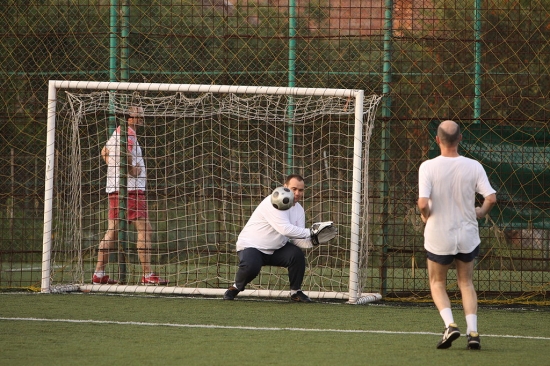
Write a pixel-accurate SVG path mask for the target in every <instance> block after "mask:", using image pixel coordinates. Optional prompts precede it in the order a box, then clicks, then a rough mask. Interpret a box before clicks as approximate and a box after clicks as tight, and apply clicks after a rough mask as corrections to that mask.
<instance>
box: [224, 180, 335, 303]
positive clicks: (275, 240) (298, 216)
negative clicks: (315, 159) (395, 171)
mask: <svg viewBox="0 0 550 366" xmlns="http://www.w3.org/2000/svg"><path fill="white" fill-rule="evenodd" d="M284 186H285V187H286V188H288V189H289V190H290V191H291V192H292V193H293V194H294V205H293V206H292V207H291V208H290V209H288V210H284V211H283V210H278V209H276V208H274V207H273V205H272V204H271V197H270V196H268V197H266V198H265V199H264V200H263V201H262V202H261V203H260V204H259V205H258V207H257V208H256V209H255V210H254V212H253V213H252V216H251V217H250V219H249V220H248V222H247V223H246V225H245V227H244V228H243V230H242V231H241V233H240V234H239V237H238V239H237V255H238V257H239V269H238V270H237V274H236V275H235V283H234V284H233V285H232V286H230V287H229V289H228V290H227V291H226V292H225V294H224V297H223V298H224V299H225V300H233V299H234V298H235V296H237V294H238V293H239V292H240V291H243V290H244V289H245V287H246V285H247V284H248V283H250V282H252V280H254V278H256V276H257V275H258V274H259V273H260V270H261V269H262V266H278V267H285V268H288V277H289V281H290V299H291V300H293V301H296V302H306V303H307V302H311V299H310V298H309V297H308V296H307V295H306V294H304V293H303V292H302V290H301V286H302V281H303V279H304V273H305V270H306V258H305V255H304V253H303V251H302V248H304V249H307V248H311V247H313V245H317V244H319V243H325V242H328V241H329V240H330V239H331V238H333V237H334V236H335V235H336V233H337V230H336V228H335V227H334V226H333V225H332V223H317V224H314V226H313V227H312V229H306V227H305V221H306V219H305V212H304V208H303V207H302V205H300V203H299V202H300V200H301V199H302V198H303V196H304V186H305V184H304V178H302V177H301V176H300V175H298V174H291V175H289V176H288V177H287V178H286V180H285V184H284ZM323 228H324V230H321V229H323ZM320 231H323V235H320Z"/></svg>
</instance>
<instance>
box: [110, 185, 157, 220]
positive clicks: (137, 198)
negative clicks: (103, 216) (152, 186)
mask: <svg viewBox="0 0 550 366" xmlns="http://www.w3.org/2000/svg"><path fill="white" fill-rule="evenodd" d="M126 202H127V203H128V204H127V205H126V219H127V220H128V221H135V220H136V219H140V218H141V219H146V218H148V214H147V198H146V197H145V192H143V191H128V199H127V200H126ZM119 211H120V210H119V208H118V192H113V193H109V220H117V219H118V218H119Z"/></svg>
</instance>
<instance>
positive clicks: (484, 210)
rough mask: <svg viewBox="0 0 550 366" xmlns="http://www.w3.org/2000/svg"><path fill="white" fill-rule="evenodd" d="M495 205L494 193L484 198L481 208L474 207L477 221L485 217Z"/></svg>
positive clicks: (495, 197) (495, 196)
mask: <svg viewBox="0 0 550 366" xmlns="http://www.w3.org/2000/svg"><path fill="white" fill-rule="evenodd" d="M496 203H497V195H496V194H495V193H492V194H490V195H488V196H487V197H485V199H484V201H483V204H482V205H481V207H476V217H477V218H478V219H482V218H484V217H485V216H487V215H488V214H489V212H490V211H491V209H492V208H493V206H494V205H496Z"/></svg>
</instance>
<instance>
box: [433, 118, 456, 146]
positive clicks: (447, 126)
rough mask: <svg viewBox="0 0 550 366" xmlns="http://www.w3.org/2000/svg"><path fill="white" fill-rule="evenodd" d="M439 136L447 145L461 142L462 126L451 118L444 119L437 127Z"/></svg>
mask: <svg viewBox="0 0 550 366" xmlns="http://www.w3.org/2000/svg"><path fill="white" fill-rule="evenodd" d="M437 137H439V141H440V142H441V143H442V144H443V145H445V146H456V145H458V143H459V142H460V126H459V125H458V124H457V123H456V122H454V121H451V120H446V121H443V122H441V123H440V124H439V127H438V128H437Z"/></svg>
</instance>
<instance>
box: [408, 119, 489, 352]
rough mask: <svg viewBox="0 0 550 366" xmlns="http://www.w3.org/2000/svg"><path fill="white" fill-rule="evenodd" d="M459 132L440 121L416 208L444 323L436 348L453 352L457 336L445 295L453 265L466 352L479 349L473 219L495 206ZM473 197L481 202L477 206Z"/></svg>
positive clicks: (453, 125) (482, 173)
mask: <svg viewBox="0 0 550 366" xmlns="http://www.w3.org/2000/svg"><path fill="white" fill-rule="evenodd" d="M461 139H462V135H461V133H460V127H459V126H458V124H457V123H455V122H453V121H443V122H441V124H440V125H439V127H438V129H437V136H436V142H437V144H438V145H439V148H440V150H441V155H440V156H438V157H436V158H434V159H431V160H427V161H425V162H423V163H422V164H421V165H420V170H419V176H418V186H419V192H418V197H419V198H418V207H419V209H420V213H421V218H422V221H423V222H424V223H426V227H425V229H424V248H425V249H426V251H427V257H428V261H427V262H428V276H429V280H430V290H431V294H432V298H433V300H434V303H435V305H436V306H437V309H438V310H439V313H440V315H441V317H442V319H443V321H444V323H445V331H444V333H443V338H442V339H441V341H439V343H438V344H437V348H439V349H445V348H449V347H451V344H452V342H453V341H454V340H455V339H457V338H458V337H459V336H460V331H459V329H458V326H457V324H456V323H455V322H454V319H453V314H452V311H451V302H450V300H449V296H448V294H447V289H446V288H447V272H448V270H449V268H450V267H451V265H452V263H453V262H454V263H455V265H456V270H457V277H458V286H459V288H460V292H461V295H462V304H463V307H464V314H465V316H466V324H467V331H466V334H467V348H468V349H480V348H481V344H480V340H479V334H478V332H477V294H476V290H475V288H474V284H473V271H474V259H475V257H476V256H477V255H478V253H479V243H480V242H481V240H480V237H479V230H478V223H477V219H482V218H484V217H485V216H486V215H487V214H488V213H489V211H490V210H491V208H492V207H493V206H494V205H495V204H496V192H495V190H494V189H493V188H492V187H491V185H490V183H489V179H488V178H487V174H486V173H485V170H484V169H483V167H482V165H481V164H480V163H479V162H478V161H476V160H473V159H469V158H466V157H464V156H460V155H459V153H458V145H459V142H460V141H461ZM476 193H479V194H480V195H481V196H483V197H484V201H483V204H482V206H481V207H475V198H476Z"/></svg>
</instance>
